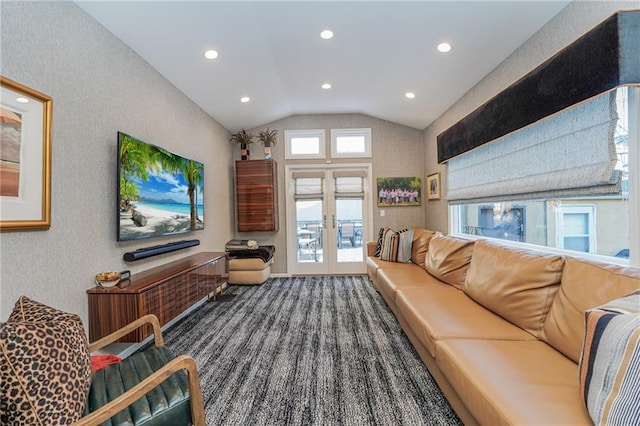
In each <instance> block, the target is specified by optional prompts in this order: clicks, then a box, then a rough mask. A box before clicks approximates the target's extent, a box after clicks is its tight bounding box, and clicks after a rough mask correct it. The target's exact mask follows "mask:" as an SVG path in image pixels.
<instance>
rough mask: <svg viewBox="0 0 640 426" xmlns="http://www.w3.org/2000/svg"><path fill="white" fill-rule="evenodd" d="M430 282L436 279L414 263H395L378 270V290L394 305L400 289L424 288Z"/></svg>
mask: <svg viewBox="0 0 640 426" xmlns="http://www.w3.org/2000/svg"><path fill="white" fill-rule="evenodd" d="M429 280H436V279H435V278H433V277H432V276H430V275H429V274H428V273H427V271H425V270H424V269H422V268H421V267H419V266H417V265H414V264H412V263H393V264H390V265H385V266H384V267H382V268H380V269H378V280H377V281H378V290H379V291H380V292H381V293H384V294H385V296H387V298H389V300H391V302H392V303H394V304H395V302H396V293H397V292H398V289H399V288H411V287H422V286H423V285H425V282H426V281H429ZM436 281H437V280H436Z"/></svg>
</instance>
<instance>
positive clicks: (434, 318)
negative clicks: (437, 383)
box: [396, 279, 535, 357]
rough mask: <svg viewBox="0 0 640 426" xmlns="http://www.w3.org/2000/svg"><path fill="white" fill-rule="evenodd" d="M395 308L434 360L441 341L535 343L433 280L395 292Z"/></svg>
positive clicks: (474, 303)
mask: <svg viewBox="0 0 640 426" xmlns="http://www.w3.org/2000/svg"><path fill="white" fill-rule="evenodd" d="M396 307H397V311H398V315H400V316H402V318H403V319H404V320H405V321H406V323H407V324H408V325H409V327H411V329H412V331H413V332H414V334H415V335H416V336H417V337H418V339H420V341H421V342H422V344H423V345H424V346H425V347H426V348H427V350H428V351H429V352H430V353H431V356H434V357H435V356H436V342H438V341H439V340H442V339H450V338H477V339H510V340H532V339H535V338H534V337H533V336H532V335H531V334H529V333H527V332H526V331H524V330H522V329H521V328H518V327H516V326H515V325H513V324H511V323H510V322H508V321H506V320H504V319H502V318H501V317H499V316H498V315H496V314H494V313H493V312H491V311H489V310H488V309H485V308H483V307H482V306H481V305H479V304H477V303H476V302H474V301H473V299H471V298H470V297H469V296H467V295H466V294H464V293H463V292H462V291H460V290H458V289H457V288H455V287H452V286H450V285H447V284H444V283H441V282H439V281H437V280H435V279H433V280H425V281H424V283H423V286H422V287H417V288H401V289H398V291H397V293H396Z"/></svg>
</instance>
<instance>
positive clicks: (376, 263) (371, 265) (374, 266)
mask: <svg viewBox="0 0 640 426" xmlns="http://www.w3.org/2000/svg"><path fill="white" fill-rule="evenodd" d="M388 263H391V262H387V261H386V260H380V258H379V257H376V256H367V259H366V264H367V273H368V274H369V276H370V277H374V276H375V275H376V273H377V271H378V269H380V267H381V266H383V265H386V264H388Z"/></svg>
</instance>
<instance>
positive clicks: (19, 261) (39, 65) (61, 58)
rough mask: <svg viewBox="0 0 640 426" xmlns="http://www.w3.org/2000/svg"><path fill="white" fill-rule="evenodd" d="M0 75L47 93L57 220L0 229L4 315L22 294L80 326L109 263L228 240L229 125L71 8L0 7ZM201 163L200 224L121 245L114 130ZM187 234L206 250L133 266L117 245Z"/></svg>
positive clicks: (0, 313) (127, 246)
mask: <svg viewBox="0 0 640 426" xmlns="http://www.w3.org/2000/svg"><path fill="white" fill-rule="evenodd" d="M1 20H2V21H1V28H2V29H1V31H2V33H1V40H2V50H1V58H0V59H1V66H2V68H1V70H0V73H1V74H2V75H3V76H5V77H8V78H10V79H12V80H15V81H17V82H19V83H22V84H24V85H26V86H29V87H32V88H34V89H36V90H38V91H40V92H43V93H45V94H47V95H49V96H51V97H52V98H53V135H52V146H53V149H52V151H53V168H52V212H51V217H52V225H51V229H50V230H48V231H41V232H18V233H4V234H1V235H0V254H1V256H0V299H1V300H0V321H1V320H3V319H5V318H6V317H7V316H8V314H9V312H10V310H11V308H12V306H13V303H14V302H15V301H16V300H17V298H18V297H19V296H20V295H21V294H24V295H27V296H29V297H32V298H35V299H37V300H40V301H42V302H45V303H48V304H51V305H52V306H55V307H57V308H59V309H64V310H67V311H70V312H74V313H77V314H79V315H80V316H81V317H82V319H83V321H85V323H86V321H87V315H88V313H87V296H86V294H85V290H87V289H88V288H90V287H93V285H94V284H93V277H94V275H95V274H96V273H97V272H100V271H105V270H116V271H120V270H124V269H131V270H132V272H134V273H135V272H137V271H141V270H144V269H148V268H150V267H153V266H156V265H158V264H162V263H165V262H167V261H171V260H174V259H177V258H181V257H184V256H185V255H187V254H190V253H194V252H198V251H202V250H216V249H217V250H220V249H221V248H223V247H224V243H225V242H226V241H227V240H228V239H229V238H230V237H231V229H232V225H233V210H232V209H233V207H232V202H231V200H232V184H231V182H232V176H233V169H232V155H233V154H232V151H231V147H230V144H229V143H228V138H229V134H228V132H227V131H226V130H225V129H224V128H223V127H222V126H221V125H220V124H218V123H217V122H216V121H215V120H213V119H212V118H211V117H209V116H208V115H207V114H205V113H204V111H202V110H201V109H200V108H198V107H197V106H196V105H195V104H193V103H192V102H191V101H190V100H188V99H187V98H186V97H185V96H184V95H183V94H182V93H181V92H180V91H178V90H177V89H176V88H175V87H174V86H172V85H171V84H169V83H168V82H167V81H166V80H165V79H164V78H163V77H162V76H161V75H160V74H159V73H157V72H156V71H155V70H154V69H153V68H151V67H150V66H149V65H148V64H147V63H146V62H145V61H143V60H142V59H141V58H140V57H139V56H138V55H137V54H136V53H135V52H133V51H132V50H131V49H130V48H128V47H127V46H125V45H124V44H123V43H122V42H121V41H120V40H119V39H117V38H116V37H115V36H113V35H112V34H111V33H109V32H108V31H107V30H106V29H105V28H104V27H102V26H101V25H100V24H98V23H97V22H96V21H95V20H93V18H91V17H90V16H89V15H87V14H86V13H85V12H84V11H82V10H81V9H80V8H78V7H77V6H76V5H75V4H73V3H60V2H3V3H2V15H1ZM119 130H120V131H124V132H126V133H128V134H131V135H134V136H137V137H138V138H140V139H142V140H144V141H147V142H150V143H154V144H156V145H159V146H162V147H165V148H167V149H169V150H171V151H174V152H176V153H179V154H182V155H184V156H187V157H190V158H193V159H195V160H199V161H201V162H203V163H204V164H205V174H206V175H205V202H206V211H205V230H203V231H198V232H195V233H191V234H186V235H187V236H186V237H185V235H183V236H181V237H178V238H156V239H151V240H146V241H144V242H140V241H138V242H127V243H118V242H117V241H116V235H115V234H116V210H115V209H116V182H117V181H116V132H117V131H119ZM185 238H189V239H190V238H198V239H200V241H201V245H200V246H198V247H194V248H190V249H187V250H181V251H178V252H174V253H170V254H167V255H161V256H157V257H152V258H149V259H145V260H141V261H138V262H133V263H129V264H127V263H125V262H124V261H123V260H122V255H123V253H124V252H127V251H131V250H135V249H137V248H140V247H148V246H151V245H157V244H163V243H167V242H170V241H174V240H180V239H185Z"/></svg>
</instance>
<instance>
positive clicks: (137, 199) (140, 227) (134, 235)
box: [117, 132, 204, 241]
mask: <svg viewBox="0 0 640 426" xmlns="http://www.w3.org/2000/svg"><path fill="white" fill-rule="evenodd" d="M203 190H204V165H203V164H202V163H200V162H197V161H194V160H190V159H188V158H184V157H182V156H180V155H177V154H175V153H173V152H170V151H168V150H166V149H163V148H160V147H158V146H155V145H151V144H148V143H145V142H143V141H141V140H139V139H136V138H135V137H133V136H129V135H127V134H125V133H122V132H118V235H117V238H118V241H127V240H137V239H142V238H152V237H160V236H166V235H173V234H180V233H184V232H191V231H195V230H199V229H204V192H203Z"/></svg>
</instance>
